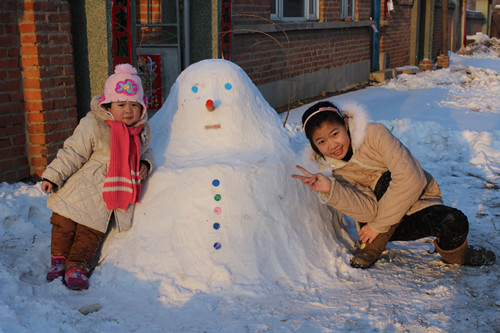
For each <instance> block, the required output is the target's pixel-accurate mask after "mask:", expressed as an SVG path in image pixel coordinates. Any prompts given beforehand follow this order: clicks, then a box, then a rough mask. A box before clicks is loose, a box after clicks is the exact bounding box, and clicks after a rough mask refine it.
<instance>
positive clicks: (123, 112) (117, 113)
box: [109, 102, 142, 126]
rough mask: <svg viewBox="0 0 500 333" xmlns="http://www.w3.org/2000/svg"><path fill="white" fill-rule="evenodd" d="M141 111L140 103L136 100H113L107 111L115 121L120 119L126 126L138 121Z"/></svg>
mask: <svg viewBox="0 0 500 333" xmlns="http://www.w3.org/2000/svg"><path fill="white" fill-rule="evenodd" d="M141 111H142V105H141V104H140V103H137V102H113V103H111V107H110V108H109V112H111V114H112V115H113V117H114V118H115V120H116V121H121V122H123V123H125V125H128V126H131V125H133V124H135V123H136V122H138V121H139V118H140V117H141Z"/></svg>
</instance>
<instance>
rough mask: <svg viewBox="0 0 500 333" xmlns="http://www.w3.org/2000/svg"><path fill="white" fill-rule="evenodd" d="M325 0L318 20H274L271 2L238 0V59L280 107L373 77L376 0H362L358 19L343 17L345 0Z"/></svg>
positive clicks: (235, 39) (235, 21)
mask: <svg viewBox="0 0 500 333" xmlns="http://www.w3.org/2000/svg"><path fill="white" fill-rule="evenodd" d="M320 3H321V4H322V8H323V10H322V11H320V14H321V16H320V19H319V21H318V22H313V21H307V22H278V21H275V22H274V23H271V22H270V21H269V20H270V1H266V0H261V1H259V0H252V1H250V0H240V1H234V6H233V17H232V19H233V36H232V61H234V62H235V63H236V64H238V65H239V66H241V67H242V68H243V69H244V70H245V71H246V73H247V74H248V75H249V77H250V78H251V79H252V80H253V82H254V83H255V84H256V85H257V86H258V87H259V89H260V90H261V92H262V93H263V95H264V97H265V98H266V99H267V100H268V101H269V103H270V104H271V105H273V106H275V107H279V106H284V105H286V104H287V103H288V102H289V101H290V100H292V101H296V100H298V99H303V98H308V97H313V96H318V95H319V94H320V93H321V92H322V91H338V90H343V89H347V88H350V87H352V86H354V85H357V84H360V83H363V82H365V81H367V80H368V77H369V62H370V35H371V28H370V20H369V19H370V17H369V12H370V8H371V7H370V6H371V5H370V1H367V0H361V1H358V19H357V20H355V21H353V22H344V21H343V20H342V19H341V18H340V7H341V5H340V3H341V2H340V1H339V0H337V1H328V2H327V1H321V2H320ZM252 11H255V13H254V12H252ZM249 14H251V15H249ZM367 65H368V66H367ZM334 69H336V70H334ZM357 71H359V72H358V73H357ZM340 76H342V77H340ZM345 76H349V77H348V78H346V77H345ZM319 82H322V84H318V83H319Z"/></svg>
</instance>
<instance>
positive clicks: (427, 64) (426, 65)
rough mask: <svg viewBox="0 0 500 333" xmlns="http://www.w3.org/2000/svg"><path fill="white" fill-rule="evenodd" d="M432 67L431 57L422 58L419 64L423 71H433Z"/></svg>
mask: <svg viewBox="0 0 500 333" xmlns="http://www.w3.org/2000/svg"><path fill="white" fill-rule="evenodd" d="M432 68H433V62H432V60H430V59H424V60H420V63H419V64H418V69H420V70H421V71H432Z"/></svg>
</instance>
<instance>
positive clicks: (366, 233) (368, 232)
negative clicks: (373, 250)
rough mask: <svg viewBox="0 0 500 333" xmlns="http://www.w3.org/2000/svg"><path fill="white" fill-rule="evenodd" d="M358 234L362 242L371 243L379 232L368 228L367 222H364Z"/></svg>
mask: <svg viewBox="0 0 500 333" xmlns="http://www.w3.org/2000/svg"><path fill="white" fill-rule="evenodd" d="M358 235H359V239H361V241H362V242H363V243H370V244H371V243H372V242H373V241H374V240H375V238H377V236H378V235H379V233H378V232H376V231H375V230H373V229H372V228H370V226H369V225H368V224H366V225H365V226H363V228H361V230H359V232H358Z"/></svg>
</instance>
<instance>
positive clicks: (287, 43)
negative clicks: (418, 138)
mask: <svg viewBox="0 0 500 333" xmlns="http://www.w3.org/2000/svg"><path fill="white" fill-rule="evenodd" d="M440 5H441V1H440V0H393V1H392V5H391V4H390V3H389V1H386V0H384V1H382V0H381V1H380V2H378V1H375V2H373V1H371V0H288V1H284V0H218V1H200V0H198V1H189V0H112V1H99V0H3V1H2V2H0V18H1V19H0V31H1V34H0V39H1V40H2V43H1V44H0V64H1V66H0V78H1V79H2V80H1V83H0V86H1V89H0V117H1V122H0V181H7V182H15V181H19V180H22V179H24V178H27V177H30V176H32V175H40V174H41V173H42V172H43V170H44V168H45V167H46V165H47V164H48V163H49V162H50V161H51V160H52V159H53V157H54V156H55V154H56V153H57V150H58V149H59V148H60V147H61V145H62V143H63V141H64V140H65V139H66V138H67V137H68V136H69V135H71V133H72V131H73V130H74V128H75V126H76V125H77V123H78V120H79V118H81V117H83V116H84V115H85V113H86V112H87V111H88V108H89V102H90V99H91V98H92V96H94V95H96V94H100V93H101V92H102V86H103V84H104V81H105V80H106V78H107V77H108V75H109V74H111V73H112V71H113V67H114V65H115V64H116V63H119V62H124V61H126V62H132V63H133V64H134V65H136V66H137V67H138V68H139V70H140V72H141V73H142V74H143V80H144V81H143V82H144V84H145V86H146V87H147V90H148V93H149V94H150V96H149V97H150V101H151V102H152V103H155V104H154V105H150V107H151V108H152V109H157V108H159V107H160V106H161V104H162V103H163V101H164V100H165V99H166V97H167V95H168V91H169V89H170V86H171V85H172V84H173V82H174V81H175V79H176V77H177V75H178V74H179V73H180V72H181V71H182V70H183V69H184V68H186V67H187V66H189V64H191V63H194V62H197V61H199V60H202V59H207V58H221V57H224V58H226V59H229V60H231V61H233V62H235V63H236V64H238V65H239V66H241V67H242V68H243V69H244V70H245V71H246V72H247V73H248V75H249V76H250V78H251V79H252V80H253V81H254V83H255V84H256V85H257V86H258V88H259V89H260V90H261V92H262V93H263V95H264V97H265V98H266V99H267V100H268V101H269V103H270V104H271V105H273V106H274V107H281V106H286V105H287V104H288V103H290V102H295V101H297V100H300V99H306V98H309V97H313V96H318V95H320V94H322V93H325V92H326V93H328V92H336V91H342V90H345V89H348V88H351V87H354V86H356V85H359V84H362V83H365V82H367V81H368V79H369V75H370V72H373V71H377V70H379V69H383V68H384V67H387V68H394V67H398V66H404V65H410V64H411V65H418V62H419V61H420V60H422V59H424V58H429V59H435V58H436V56H437V55H438V54H439V52H440V51H441V50H440V49H441V46H440V43H441V36H442V34H441V23H440V22H441V20H440V17H441V8H440ZM388 8H390V9H392V10H390V11H388V10H387V9H388ZM462 11H463V6H462V5H461V1H460V0H449V1H448V16H449V20H448V22H449V23H448V40H449V41H450V43H449V46H450V48H449V49H450V50H455V49H457V48H459V47H460V46H461V45H462V41H463V36H462V35H461V33H462V32H461V31H462V30H463V29H462V27H463V26H464V24H463V15H462Z"/></svg>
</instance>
